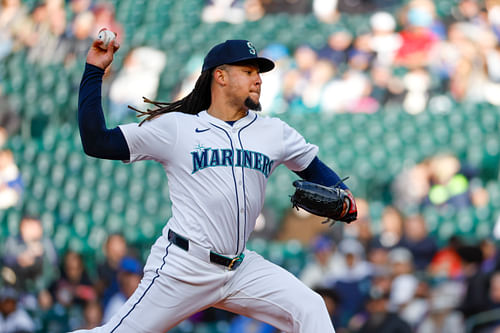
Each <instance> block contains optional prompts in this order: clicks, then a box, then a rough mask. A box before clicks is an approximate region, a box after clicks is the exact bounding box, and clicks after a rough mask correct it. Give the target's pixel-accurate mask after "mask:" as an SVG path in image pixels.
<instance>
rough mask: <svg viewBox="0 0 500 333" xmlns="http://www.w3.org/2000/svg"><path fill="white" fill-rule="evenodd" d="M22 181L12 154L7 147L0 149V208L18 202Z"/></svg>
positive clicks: (12, 205) (21, 190) (11, 205)
mask: <svg viewBox="0 0 500 333" xmlns="http://www.w3.org/2000/svg"><path fill="white" fill-rule="evenodd" d="M23 188H24V185H23V181H22V178H21V173H20V172H19V168H18V167H17V165H16V162H15V161H14V155H13V154H12V152H11V151H10V150H8V149H4V150H0V209H7V208H9V207H14V206H15V205H17V203H18V202H20V199H21V196H22V193H23Z"/></svg>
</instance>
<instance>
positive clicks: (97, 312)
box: [81, 300, 102, 329]
mask: <svg viewBox="0 0 500 333" xmlns="http://www.w3.org/2000/svg"><path fill="white" fill-rule="evenodd" d="M83 319H84V324H83V326H82V327H81V329H92V328H94V327H97V326H99V325H101V323H102V306H101V304H100V303H99V302H98V301H97V300H95V301H89V302H87V303H86V304H85V307H84V308H83Z"/></svg>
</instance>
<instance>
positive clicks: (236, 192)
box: [210, 122, 246, 255]
mask: <svg viewBox="0 0 500 333" xmlns="http://www.w3.org/2000/svg"><path fill="white" fill-rule="evenodd" d="M210 125H212V126H214V127H216V128H218V129H220V130H221V131H223V132H224V133H225V134H226V135H227V138H228V139H229V142H230V143H231V150H232V151H233V155H234V145H233V140H232V139H231V136H230V135H229V133H228V132H227V131H226V130H225V129H223V128H222V127H220V126H217V125H215V124H213V123H211V122H210ZM231 172H232V174H233V181H234V190H235V194H236V216H237V218H236V220H237V221H238V228H237V229H238V233H237V236H238V238H237V241H236V253H235V254H236V255H238V250H239V248H240V214H239V213H240V203H239V200H238V185H237V184H236V176H235V175H234V164H233V165H232V166H231ZM244 193H245V191H244V188H243V194H244ZM245 216H246V213H245Z"/></svg>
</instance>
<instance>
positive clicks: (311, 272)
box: [300, 235, 344, 288]
mask: <svg viewBox="0 0 500 333" xmlns="http://www.w3.org/2000/svg"><path fill="white" fill-rule="evenodd" d="M312 252H313V254H314V259H313V260H310V261H309V262H308V263H307V265H306V267H304V269H303V270H302V273H301V275H300V280H301V281H302V282H304V283H305V284H306V285H307V286H309V287H310V288H313V287H325V286H326V285H327V284H328V282H331V280H332V279H334V276H335V274H337V273H338V270H339V268H340V267H342V266H344V258H343V256H342V255H341V254H339V253H338V252H337V251H336V249H335V244H334V243H333V241H332V239H331V238H330V237H329V236H326V235H319V236H317V237H316V238H315V239H314V241H313V244H312Z"/></svg>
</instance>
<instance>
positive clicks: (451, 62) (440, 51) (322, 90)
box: [181, 0, 500, 114]
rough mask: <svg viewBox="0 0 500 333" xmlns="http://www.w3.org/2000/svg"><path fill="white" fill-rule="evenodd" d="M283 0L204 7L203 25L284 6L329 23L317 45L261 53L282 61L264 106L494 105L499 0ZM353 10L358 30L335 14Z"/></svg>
mask: <svg viewBox="0 0 500 333" xmlns="http://www.w3.org/2000/svg"><path fill="white" fill-rule="evenodd" d="M295 2H296V1H294V3H295ZM287 3H289V2H288V1H264V0H262V1H258V0H255V1H215V0H213V1H209V4H208V5H207V6H206V7H205V10H204V11H203V14H204V15H203V18H204V20H205V21H207V22H213V21H228V22H231V23H239V22H241V21H244V20H254V19H260V18H262V16H263V15H265V14H266V13H267V11H266V10H268V11H269V12H270V13H274V12H275V11H274V10H275V7H276V6H277V5H278V4H282V7H283V8H294V10H297V11H298V12H297V13H301V14H305V13H306V14H307V13H312V14H314V15H315V16H316V17H317V19H318V20H320V21H322V22H324V23H328V24H331V26H332V29H331V30H332V32H331V34H330V35H329V36H328V37H327V39H326V40H325V41H324V42H323V43H320V44H319V45H317V44H318V43H312V42H311V43H305V44H303V45H300V46H299V47H297V48H295V49H289V48H288V47H287V46H286V45H283V44H279V43H276V44H271V45H268V46H267V47H266V48H265V49H264V50H263V54H264V55H265V56H268V57H270V58H272V59H273V60H275V61H276V63H277V65H278V66H277V69H276V70H274V71H272V72H270V73H268V74H265V76H264V77H265V80H264V82H265V85H264V87H265V89H263V99H264V103H263V110H264V111H265V112H266V111H267V112H269V113H281V112H287V111H288V110H291V111H299V112H330V113H338V112H353V113H372V112H376V111H378V110H380V109H381V108H382V107H387V106H388V105H389V106H390V105H391V104H398V105H399V104H401V105H402V106H403V108H404V110H405V111H406V112H408V113H411V114H416V113H420V112H423V111H424V110H425V109H426V108H427V107H428V106H429V105H434V106H436V107H437V108H442V109H445V110H446V108H448V109H449V107H450V105H452V103H453V102H463V101H471V102H487V103H491V104H494V105H499V104H500V99H499V98H498V96H499V94H498V92H499V91H500V85H499V78H500V76H499V73H500V71H499V68H500V51H499V49H498V39H499V38H500V29H499V27H500V4H499V3H498V1H495V0H488V1H479V0H460V1H458V0H457V1H456V6H452V7H450V9H449V11H448V12H446V13H440V15H438V13H437V9H436V6H439V5H440V3H438V2H434V1H431V0H411V1H409V2H407V3H406V4H405V5H404V6H398V7H396V8H397V10H392V11H385V9H386V8H387V7H388V8H390V9H393V8H394V6H390V5H394V4H395V3H397V1H396V2H395V1H341V0H340V1H327V0H314V1H312V4H310V6H307V3H309V2H308V1H298V3H300V4H301V5H299V6H297V7H295V6H291V5H290V6H288V7H287V6H286V5H287ZM256 4H257V5H256ZM270 4H274V6H271V5H270ZM303 4H305V5H303ZM349 4H350V6H351V7H350V6H349ZM255 7H258V8H260V10H258V11H257V12H259V13H261V14H260V15H255V12H256V11H255V10H254V8H255ZM349 9H352V10H353V11H357V12H358V13H357V15H363V17H362V19H361V20H360V21H359V24H358V26H357V27H354V28H353V27H346V25H345V24H343V23H342V22H343V21H342V12H340V10H344V11H346V10H349ZM283 10H284V11H286V10H285V9H283ZM235 12H236V13H239V14H237V15H235V14H234V13H235ZM297 13H293V14H297ZM344 15H345V12H344ZM363 20H365V21H369V24H365V22H363ZM196 71H198V68H196ZM190 87H191V86H190ZM184 93H185V91H182V92H181V95H182V94H184Z"/></svg>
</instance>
